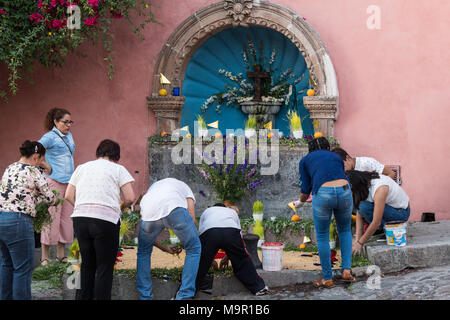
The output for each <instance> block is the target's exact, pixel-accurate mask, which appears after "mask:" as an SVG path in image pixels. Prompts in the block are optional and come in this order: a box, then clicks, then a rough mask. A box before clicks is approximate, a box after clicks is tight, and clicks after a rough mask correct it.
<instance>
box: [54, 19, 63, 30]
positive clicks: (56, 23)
mask: <svg viewBox="0 0 450 320" xmlns="http://www.w3.org/2000/svg"><path fill="white" fill-rule="evenodd" d="M63 27H64V21H63V20H53V21H52V28H53V29H62V28H63Z"/></svg>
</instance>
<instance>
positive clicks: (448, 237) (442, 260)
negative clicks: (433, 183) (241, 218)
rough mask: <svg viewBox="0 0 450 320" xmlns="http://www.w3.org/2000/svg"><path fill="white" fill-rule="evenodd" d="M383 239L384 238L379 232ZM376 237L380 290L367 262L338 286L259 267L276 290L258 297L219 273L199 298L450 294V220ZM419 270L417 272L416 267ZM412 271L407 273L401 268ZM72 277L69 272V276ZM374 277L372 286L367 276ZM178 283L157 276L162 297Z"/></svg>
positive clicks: (129, 283) (123, 291) (119, 279)
mask: <svg viewBox="0 0 450 320" xmlns="http://www.w3.org/2000/svg"><path fill="white" fill-rule="evenodd" d="M378 238H379V237H378ZM380 240H381V241H377V239H376V238H374V239H373V241H372V242H370V243H368V244H367V245H366V246H365V249H364V250H365V252H366V254H367V257H368V259H369V260H370V261H371V262H372V263H373V264H374V265H376V266H377V267H378V268H379V269H378V271H379V273H380V274H382V275H384V277H382V278H379V280H380V283H381V287H380V289H373V287H376V285H377V282H376V281H375V280H376V277H374V276H375V275H374V274H372V273H373V271H372V272H369V273H368V272H367V271H368V270H367V267H360V268H355V269H353V272H354V273H355V276H357V277H358V278H359V280H360V281H358V282H356V283H354V284H352V285H350V286H348V285H347V286H346V285H338V286H337V287H335V288H333V289H326V290H317V289H313V288H312V285H311V283H312V281H313V280H316V279H319V278H320V277H321V274H320V271H304V270H282V271H275V272H269V271H264V270H258V272H259V273H260V275H261V276H262V278H263V279H264V280H265V281H266V284H267V285H268V286H269V288H275V290H273V292H272V294H270V295H266V296H262V297H255V296H253V295H251V294H250V293H249V291H248V290H247V289H246V288H245V287H244V286H243V285H242V284H241V283H240V282H239V281H238V280H237V279H236V278H235V277H234V276H233V277H231V278H230V277H221V276H219V277H216V278H215V279H214V286H213V292H212V295H207V294H200V295H198V296H197V297H196V300H202V299H205V300H210V299H263V300H264V299H450V220H445V221H437V222H413V223H409V225H408V233H407V245H406V246H404V247H395V246H388V245H386V241H385V240H383V239H380ZM412 268H413V269H419V270H418V271H414V272H411V271H410V269H412ZM402 270H406V272H401V271H402ZM66 277H67V276H66ZM368 277H369V286H370V283H371V282H370V281H372V282H373V285H372V289H371V288H369V287H368V286H367V283H368V282H367V278H368ZM135 281H136V280H135V279H128V278H127V277H126V276H123V275H117V276H115V278H114V283H113V292H112V294H113V299H117V300H135V299H138V294H137V291H136V289H135ZM176 287H177V284H176V283H175V282H174V281H170V280H161V279H159V280H157V279H155V280H154V295H155V299H156V300H161V299H162V300H167V299H170V298H171V297H172V296H173V294H174V292H175V291H176ZM74 294H75V292H74V290H67V288H65V289H64V290H61V291H58V290H56V291H55V292H53V293H51V292H49V291H48V290H45V289H44V290H40V289H39V286H35V289H34V290H33V299H64V300H71V299H73V298H74Z"/></svg>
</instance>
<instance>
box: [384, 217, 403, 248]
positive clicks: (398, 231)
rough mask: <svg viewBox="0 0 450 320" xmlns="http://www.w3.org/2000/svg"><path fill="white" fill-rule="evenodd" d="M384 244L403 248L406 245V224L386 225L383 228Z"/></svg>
mask: <svg viewBox="0 0 450 320" xmlns="http://www.w3.org/2000/svg"><path fill="white" fill-rule="evenodd" d="M384 230H385V234H386V242H387V244H388V245H390V246H398V247H403V246H405V245H406V230H407V223H406V222H403V223H397V224H386V225H385V226H384Z"/></svg>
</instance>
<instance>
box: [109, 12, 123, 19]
mask: <svg viewBox="0 0 450 320" xmlns="http://www.w3.org/2000/svg"><path fill="white" fill-rule="evenodd" d="M111 15H112V16H113V17H114V18H116V19H121V18H122V13H120V12H119V13H114V12H111Z"/></svg>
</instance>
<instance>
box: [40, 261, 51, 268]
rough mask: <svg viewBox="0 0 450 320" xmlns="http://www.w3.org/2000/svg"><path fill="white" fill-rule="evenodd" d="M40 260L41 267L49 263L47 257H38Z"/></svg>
mask: <svg viewBox="0 0 450 320" xmlns="http://www.w3.org/2000/svg"><path fill="white" fill-rule="evenodd" d="M40 261H41V266H42V267H45V266H47V265H48V264H49V261H48V259H44V260H41V259H40Z"/></svg>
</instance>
